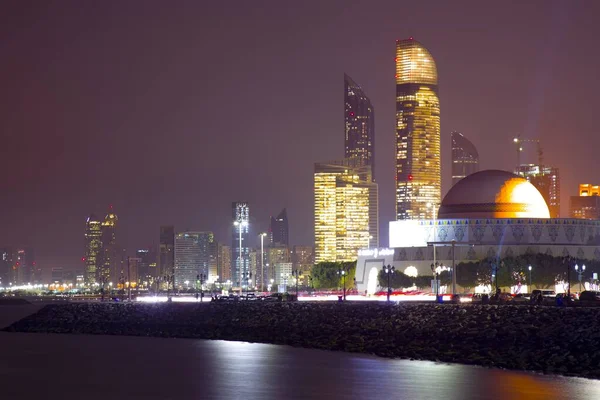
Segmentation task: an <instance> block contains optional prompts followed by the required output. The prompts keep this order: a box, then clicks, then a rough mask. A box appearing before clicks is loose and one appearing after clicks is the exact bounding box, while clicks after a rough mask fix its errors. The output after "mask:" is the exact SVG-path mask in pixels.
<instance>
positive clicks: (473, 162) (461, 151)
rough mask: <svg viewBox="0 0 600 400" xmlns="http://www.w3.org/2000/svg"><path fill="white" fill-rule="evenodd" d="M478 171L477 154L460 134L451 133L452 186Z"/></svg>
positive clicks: (471, 144) (469, 142)
mask: <svg viewBox="0 0 600 400" xmlns="http://www.w3.org/2000/svg"><path fill="white" fill-rule="evenodd" d="M477 171H479V153H477V149H476V148H475V146H474V145H473V143H471V141H470V140H468V139H467V138H466V137H465V136H464V135H463V134H462V133H460V132H452V186H454V185H455V184H456V182H458V181H460V180H461V179H462V178H464V177H466V176H468V175H471V174H474V173H475V172H477Z"/></svg>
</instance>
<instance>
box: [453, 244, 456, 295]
mask: <svg viewBox="0 0 600 400" xmlns="http://www.w3.org/2000/svg"><path fill="white" fill-rule="evenodd" d="M455 249H456V240H454V239H452V298H453V299H454V296H455V295H456V256H455V253H454V251H455Z"/></svg>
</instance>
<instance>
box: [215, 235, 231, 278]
mask: <svg viewBox="0 0 600 400" xmlns="http://www.w3.org/2000/svg"><path fill="white" fill-rule="evenodd" d="M217 275H218V276H219V281H220V282H221V283H226V282H227V281H228V280H229V281H231V246H226V245H224V244H222V243H219V244H218V246H217Z"/></svg>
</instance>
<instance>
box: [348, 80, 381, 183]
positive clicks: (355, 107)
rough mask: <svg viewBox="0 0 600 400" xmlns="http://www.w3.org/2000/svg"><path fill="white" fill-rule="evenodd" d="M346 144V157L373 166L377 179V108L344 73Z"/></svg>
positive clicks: (372, 173) (373, 176)
mask: <svg viewBox="0 0 600 400" xmlns="http://www.w3.org/2000/svg"><path fill="white" fill-rule="evenodd" d="M344 128H345V137H344V144H345V148H346V155H345V157H346V158H353V157H356V158H358V159H360V160H361V162H363V163H364V165H370V166H371V175H372V179H373V181H375V110H374V108H373V105H372V104H371V100H370V99H369V98H368V97H367V95H366V94H365V92H364V91H363V90H362V88H361V87H360V86H359V85H358V84H357V83H356V82H354V81H353V80H352V78H350V77H349V76H348V75H347V74H344Z"/></svg>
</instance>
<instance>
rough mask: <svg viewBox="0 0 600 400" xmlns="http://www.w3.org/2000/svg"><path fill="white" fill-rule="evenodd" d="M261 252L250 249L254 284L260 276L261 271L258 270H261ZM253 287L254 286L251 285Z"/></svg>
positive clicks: (251, 277)
mask: <svg viewBox="0 0 600 400" xmlns="http://www.w3.org/2000/svg"><path fill="white" fill-rule="evenodd" d="M259 253H260V251H256V249H250V255H249V257H250V278H249V279H252V282H254V283H256V280H257V279H258V278H259V275H260V271H259V269H258V268H260V263H259V261H260V258H259V257H260V255H259ZM249 286H252V285H249Z"/></svg>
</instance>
